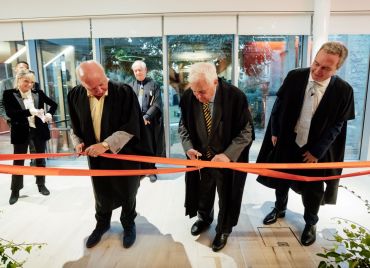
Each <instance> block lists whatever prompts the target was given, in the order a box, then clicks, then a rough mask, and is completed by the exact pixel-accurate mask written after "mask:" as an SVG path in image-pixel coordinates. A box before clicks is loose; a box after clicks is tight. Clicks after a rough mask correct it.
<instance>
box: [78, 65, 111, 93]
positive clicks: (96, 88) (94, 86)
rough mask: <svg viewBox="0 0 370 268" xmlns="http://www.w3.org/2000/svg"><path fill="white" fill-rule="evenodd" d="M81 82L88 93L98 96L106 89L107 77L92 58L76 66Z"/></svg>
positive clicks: (101, 67)
mask: <svg viewBox="0 0 370 268" xmlns="http://www.w3.org/2000/svg"><path fill="white" fill-rule="evenodd" d="M76 74H77V77H78V79H79V80H80V81H81V84H82V85H83V86H84V88H85V89H86V90H87V91H88V92H89V94H91V95H93V96H95V97H97V98H100V97H101V96H103V95H104V94H105V92H106V91H107V90H108V78H107V76H106V75H105V72H104V68H103V66H101V65H100V64H99V63H98V62H96V61H94V60H89V61H84V62H82V63H81V64H80V65H79V66H78V67H77V68H76Z"/></svg>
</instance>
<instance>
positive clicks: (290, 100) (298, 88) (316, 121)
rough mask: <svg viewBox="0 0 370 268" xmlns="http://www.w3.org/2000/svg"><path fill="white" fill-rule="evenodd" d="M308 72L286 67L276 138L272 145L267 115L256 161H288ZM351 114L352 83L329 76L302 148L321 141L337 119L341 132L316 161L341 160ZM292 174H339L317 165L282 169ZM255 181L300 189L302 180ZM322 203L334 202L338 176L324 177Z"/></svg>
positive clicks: (352, 111)
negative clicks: (326, 178)
mask: <svg viewBox="0 0 370 268" xmlns="http://www.w3.org/2000/svg"><path fill="white" fill-rule="evenodd" d="M309 74H310V69H309V68H303V69H296V70H293V71H290V72H289V73H288V75H287V77H286V79H285V80H284V82H283V84H282V86H281V87H280V89H279V91H278V92H277V97H278V98H279V101H280V112H279V117H278V118H279V121H278V125H279V133H278V135H277V136H278V142H277V144H276V145H275V147H274V146H273V145H272V142H271V135H272V134H271V118H270V120H269V123H268V126H267V129H266V133H265V137H264V140H263V143H262V146H261V150H260V152H259V155H258V158H257V162H258V163H291V162H294V161H293V160H292V158H291V151H290V148H291V146H292V144H294V143H295V136H296V134H295V132H294V128H295V125H296V123H297V121H298V119H299V115H300V112H301V109H302V105H303V100H304V93H305V89H306V86H307V83H308V78H309ZM354 117H355V113H354V99H353V90H352V87H351V86H350V85H349V84H348V83H347V82H345V81H344V80H342V79H341V78H340V77H338V76H333V77H332V78H331V80H330V83H329V85H328V87H327V89H326V91H325V93H324V95H323V97H322V99H321V102H320V104H319V106H318V107H317V110H316V112H315V114H314V115H313V117H312V120H311V126H310V131H309V136H308V141H307V145H306V146H305V150H308V151H310V150H311V151H312V150H314V148H315V146H317V145H318V144H320V142H321V143H322V141H323V139H324V137H325V134H326V133H328V130H329V129H330V128H331V127H333V126H334V125H335V124H336V123H338V122H344V125H343V127H342V129H341V132H340V133H339V134H338V136H337V137H336V139H335V140H334V142H333V143H332V144H331V145H329V147H328V148H327V150H326V152H325V153H324V154H323V156H322V157H321V158H319V162H342V161H343V159H344V149H345V142H346V132H347V121H348V120H351V119H353V118H354ZM285 172H289V173H293V174H301V175H306V176H318V177H325V176H332V175H340V174H341V173H342V169H321V170H285ZM257 181H258V182H260V183H262V184H263V185H265V186H267V187H270V188H275V189H276V188H277V187H279V186H281V185H289V186H291V187H292V189H293V190H296V191H297V192H301V189H302V187H304V185H305V183H297V182H292V181H288V180H281V179H275V178H269V177H264V176H259V177H258V178H257ZM325 182H326V184H327V187H326V189H325V194H324V200H323V203H326V204H335V203H336V198H337V191H338V183H339V180H329V181H325Z"/></svg>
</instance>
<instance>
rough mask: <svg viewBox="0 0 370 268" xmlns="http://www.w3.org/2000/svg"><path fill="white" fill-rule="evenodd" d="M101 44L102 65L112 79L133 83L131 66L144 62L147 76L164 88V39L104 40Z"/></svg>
mask: <svg viewBox="0 0 370 268" xmlns="http://www.w3.org/2000/svg"><path fill="white" fill-rule="evenodd" d="M100 44H101V54H102V64H103V66H104V69H105V71H106V73H107V75H108V77H109V78H110V79H112V80H115V81H120V82H124V83H130V82H132V81H133V80H134V78H135V77H134V75H133V73H132V70H131V65H132V64H133V63H134V61H136V60H143V61H144V62H145V64H146V66H147V69H148V74H147V75H148V76H149V77H150V78H152V79H153V80H155V81H156V82H157V83H158V84H159V85H160V87H161V88H163V74H162V73H163V64H162V37H145V38H144V37H135V38H104V39H101V42H100ZM162 95H163V94H162Z"/></svg>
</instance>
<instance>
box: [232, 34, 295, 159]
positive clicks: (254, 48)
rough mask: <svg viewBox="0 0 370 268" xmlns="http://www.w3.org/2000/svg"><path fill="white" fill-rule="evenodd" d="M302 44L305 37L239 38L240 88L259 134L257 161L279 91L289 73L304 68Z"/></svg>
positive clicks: (252, 153) (252, 156) (253, 156)
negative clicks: (300, 55)
mask: <svg viewBox="0 0 370 268" xmlns="http://www.w3.org/2000/svg"><path fill="white" fill-rule="evenodd" d="M301 45H302V42H301V38H300V37H296V36H240V37H239V52H238V53H239V66H240V68H239V80H238V87H239V88H240V89H241V90H242V91H244V93H245V94H246V95H247V97H248V102H249V109H250V111H251V114H252V117H253V122H254V127H255V131H256V140H255V141H254V143H253V146H252V148H251V151H250V160H252V161H254V160H256V158H257V154H258V151H259V148H260V145H261V142H262V139H263V136H264V133H265V128H266V126H267V123H268V120H269V117H270V113H271V109H272V106H273V104H274V102H275V98H276V92H277V90H278V89H279V87H280V86H281V84H282V82H283V79H284V78H285V76H286V75H287V73H288V72H289V71H290V70H292V69H294V68H297V67H300V60H299V51H300V50H301V49H300V46H301Z"/></svg>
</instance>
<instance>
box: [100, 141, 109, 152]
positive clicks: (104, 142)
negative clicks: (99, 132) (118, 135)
mask: <svg viewBox="0 0 370 268" xmlns="http://www.w3.org/2000/svg"><path fill="white" fill-rule="evenodd" d="M101 145H103V147H104V148H105V149H107V150H109V144H108V142H106V141H103V142H102V143H101Z"/></svg>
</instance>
